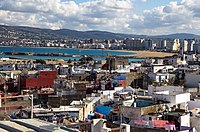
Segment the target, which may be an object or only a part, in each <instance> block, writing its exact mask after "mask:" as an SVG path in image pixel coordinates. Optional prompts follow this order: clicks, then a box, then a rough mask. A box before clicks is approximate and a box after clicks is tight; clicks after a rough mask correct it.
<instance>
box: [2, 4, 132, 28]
mask: <svg viewBox="0 0 200 132" xmlns="http://www.w3.org/2000/svg"><path fill="white" fill-rule="evenodd" d="M132 7H133V3H132V1H131V0H96V1H88V2H83V3H79V4H77V3H75V2H74V1H60V0H3V1H0V15H1V16H0V17H2V18H4V20H2V19H1V23H5V24H8V25H29V26H35V27H43V28H51V29H59V28H70V29H79V30H88V29H98V30H107V29H111V30H112V31H120V30H121V31H122V29H120V28H119V27H120V26H121V25H122V27H124V26H123V24H124V25H125V24H126V17H127V14H129V13H130V12H129V10H130V9H132ZM18 17H19V18H18ZM11 20H12V21H11ZM117 28H118V29H120V30H118V29H117Z"/></svg>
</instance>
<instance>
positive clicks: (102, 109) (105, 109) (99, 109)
mask: <svg viewBox="0 0 200 132" xmlns="http://www.w3.org/2000/svg"><path fill="white" fill-rule="evenodd" d="M111 110H113V108H111V107H107V106H96V109H95V112H97V113H100V114H103V115H109V113H110V111H111Z"/></svg>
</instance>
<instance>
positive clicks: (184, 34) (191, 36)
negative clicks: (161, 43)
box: [150, 33, 200, 39]
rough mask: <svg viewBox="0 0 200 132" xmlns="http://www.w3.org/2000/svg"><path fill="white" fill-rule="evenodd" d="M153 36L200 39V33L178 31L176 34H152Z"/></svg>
mask: <svg viewBox="0 0 200 132" xmlns="http://www.w3.org/2000/svg"><path fill="white" fill-rule="evenodd" d="M150 37H151V38H169V39H175V38H179V39H194V38H196V39H200V35H195V34H189V33H176V34H169V35H159V36H150Z"/></svg>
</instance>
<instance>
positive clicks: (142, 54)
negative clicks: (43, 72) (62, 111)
mask: <svg viewBox="0 0 200 132" xmlns="http://www.w3.org/2000/svg"><path fill="white" fill-rule="evenodd" d="M0 47H14V46H0ZM19 48H26V47H19ZM28 48H50V49H51V48H52V49H65V48H61V47H28ZM66 49H68V48H66ZM70 49H79V50H106V51H108V52H109V51H111V52H112V51H114V52H126V53H132V54H128V55H120V56H125V57H135V58H151V57H152V58H153V57H167V56H173V55H176V53H167V52H158V51H149V50H143V51H136V50H110V49H82V48H70Z"/></svg>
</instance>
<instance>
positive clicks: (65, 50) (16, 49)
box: [0, 46, 143, 62]
mask: <svg viewBox="0 0 200 132" xmlns="http://www.w3.org/2000/svg"><path fill="white" fill-rule="evenodd" d="M3 52H23V53H24V52H32V53H65V54H69V55H87V56H102V55H103V57H102V58H94V59H95V60H105V57H106V56H107V55H108V53H109V54H110V55H111V56H122V55H128V54H133V53H130V52H120V51H113V50H97V49H76V48H46V47H37V48H36V47H34V48H33V47H9V46H7V47H3V46H1V47H0V53H3ZM0 57H15V58H25V59H43V60H47V59H52V60H54V59H63V60H69V59H71V60H74V59H76V60H78V59H80V57H63V56H26V55H5V54H0ZM142 60H143V59H135V58H130V59H129V61H130V62H131V61H134V62H135V61H142Z"/></svg>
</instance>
